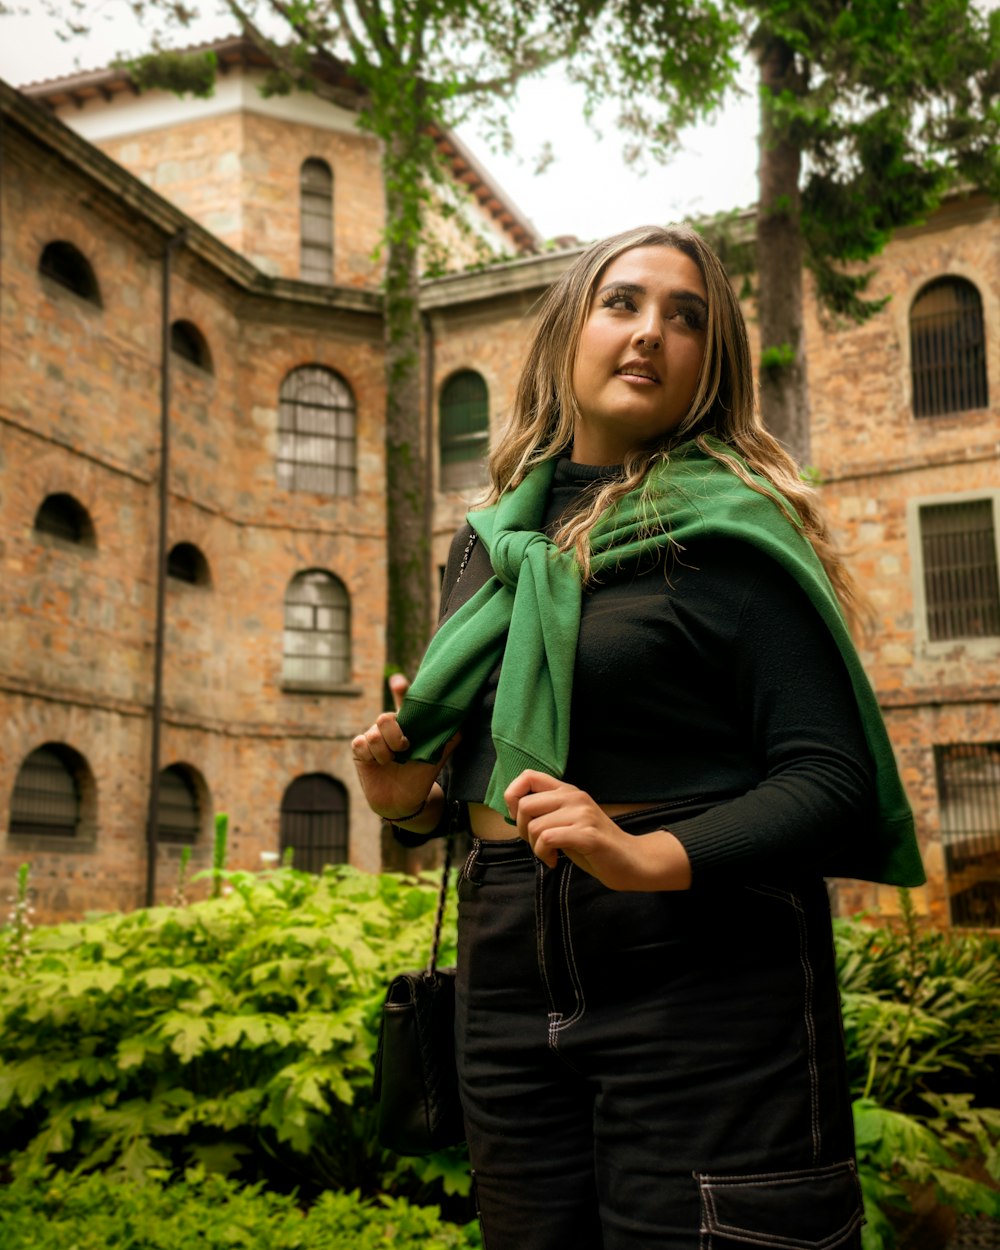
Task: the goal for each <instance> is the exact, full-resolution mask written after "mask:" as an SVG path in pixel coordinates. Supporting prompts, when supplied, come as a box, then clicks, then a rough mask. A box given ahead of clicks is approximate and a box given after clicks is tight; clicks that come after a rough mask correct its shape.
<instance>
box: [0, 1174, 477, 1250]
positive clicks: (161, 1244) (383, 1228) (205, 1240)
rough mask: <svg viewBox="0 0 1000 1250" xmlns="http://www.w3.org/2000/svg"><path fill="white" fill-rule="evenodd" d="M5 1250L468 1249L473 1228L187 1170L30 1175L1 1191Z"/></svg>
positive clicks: (430, 1211) (473, 1243)
mask: <svg viewBox="0 0 1000 1250" xmlns="http://www.w3.org/2000/svg"><path fill="white" fill-rule="evenodd" d="M0 1229H2V1230H3V1247H4V1250H67V1247H72V1250H188V1248H189V1247H197V1248H198V1250H234V1248H238V1250H242V1248H243V1247H247V1246H255V1247H261V1250H389V1248H390V1247H391V1248H392V1250H473V1248H478V1247H480V1245H481V1243H480V1240H479V1233H478V1229H477V1228H476V1227H475V1226H474V1225H468V1226H466V1227H464V1228H461V1227H458V1226H457V1225H454V1224H448V1223H445V1222H444V1221H443V1220H442V1219H441V1215H440V1212H439V1211H438V1210H437V1208H434V1207H418V1206H411V1205H410V1204H409V1203H407V1202H405V1201H404V1200H403V1199H401V1198H384V1199H381V1200H371V1199H368V1200H365V1199H361V1198H359V1197H358V1195H357V1194H345V1193H325V1194H322V1195H321V1196H320V1197H319V1199H318V1200H317V1201H316V1202H315V1203H314V1204H313V1205H312V1206H311V1207H310V1208H309V1210H308V1211H305V1212H303V1211H301V1210H300V1209H299V1208H298V1206H297V1205H296V1201H295V1199H294V1198H293V1197H291V1196H289V1195H286V1194H276V1193H273V1192H270V1191H268V1190H265V1189H262V1188H261V1187H260V1186H239V1185H237V1184H235V1183H234V1182H232V1181H229V1180H226V1179H225V1178H223V1177H221V1176H218V1175H211V1174H208V1175H206V1174H205V1173H204V1172H203V1171H201V1170H193V1171H190V1172H188V1173H187V1175H186V1176H184V1177H183V1178H182V1179H178V1180H175V1181H171V1182H169V1183H167V1182H166V1181H165V1180H162V1179H153V1178H147V1180H146V1181H145V1182H143V1183H141V1184H139V1183H136V1182H134V1181H130V1180H127V1179H124V1178H122V1177H120V1176H117V1177H116V1176H112V1175H108V1174H105V1173H91V1174H90V1175H88V1176H71V1175H69V1174H68V1173H55V1174H54V1175H43V1174H37V1173H36V1174H30V1173H26V1174H25V1175H23V1176H21V1177H19V1178H18V1179H16V1180H15V1181H14V1182H13V1184H11V1185H6V1186H5V1185H0Z"/></svg>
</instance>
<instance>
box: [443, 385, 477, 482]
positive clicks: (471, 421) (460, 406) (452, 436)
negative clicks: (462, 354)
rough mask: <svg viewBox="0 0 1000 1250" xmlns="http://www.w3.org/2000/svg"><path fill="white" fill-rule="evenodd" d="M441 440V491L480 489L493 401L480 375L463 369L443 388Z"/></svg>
mask: <svg viewBox="0 0 1000 1250" xmlns="http://www.w3.org/2000/svg"><path fill="white" fill-rule="evenodd" d="M439 425H440V429H439V440H440V448H441V489H442V490H460V489H461V488H462V487H463V486H477V485H479V483H480V482H482V481H484V479H485V476H486V465H485V457H486V451H487V448H488V447H489V441H490V401H489V393H488V391H487V389H486V383H485V381H484V380H483V379H482V377H480V375H479V374H478V373H475V372H474V371H473V370H471V369H463V370H462V371H461V372H460V373H454V374H452V376H451V377H450V378H449V379H448V381H447V382H445V384H444V386H442V388H441V403H440V423H439Z"/></svg>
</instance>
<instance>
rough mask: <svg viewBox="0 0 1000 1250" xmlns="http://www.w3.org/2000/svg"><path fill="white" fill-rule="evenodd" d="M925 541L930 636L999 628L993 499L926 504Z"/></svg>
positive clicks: (989, 633)
mask: <svg viewBox="0 0 1000 1250" xmlns="http://www.w3.org/2000/svg"><path fill="white" fill-rule="evenodd" d="M920 541H921V545H922V547H923V565H924V596H925V601H926V605H927V636H928V638H929V639H930V640H931V642H939V641H941V640H943V639H947V638H989V637H995V636H996V635H998V634H1000V581H998V577H997V547H996V533H995V528H994V519H993V501H992V500H991V499H974V500H970V501H963V502H961V503H948V504H930V505H926V506H924V507H922V508H921V509H920Z"/></svg>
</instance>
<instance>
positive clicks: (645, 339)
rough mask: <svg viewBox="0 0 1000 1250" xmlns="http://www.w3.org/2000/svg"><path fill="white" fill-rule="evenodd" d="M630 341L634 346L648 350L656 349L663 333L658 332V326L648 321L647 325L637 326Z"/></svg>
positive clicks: (661, 340)
mask: <svg viewBox="0 0 1000 1250" xmlns="http://www.w3.org/2000/svg"><path fill="white" fill-rule="evenodd" d="M632 341H633V342H634V343H635V345H636V347H643V348H645V349H646V351H648V352H653V351H656V349H657V348H658V347H659V346H660V344H661V343H662V342H663V335H662V334H661V333H660V328H659V326H655V325H653V323H652V322H650V323H649V324H647V325H644V326H639V327H638V329H637V330H636V331H635V334H634V335H633V336H632Z"/></svg>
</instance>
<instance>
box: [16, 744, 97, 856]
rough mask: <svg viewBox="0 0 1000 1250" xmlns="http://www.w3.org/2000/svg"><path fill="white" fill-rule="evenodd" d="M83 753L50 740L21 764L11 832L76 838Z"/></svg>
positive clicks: (79, 812) (83, 764) (78, 822)
mask: <svg viewBox="0 0 1000 1250" xmlns="http://www.w3.org/2000/svg"><path fill="white" fill-rule="evenodd" d="M86 768H87V766H86V763H85V762H84V760H83V757H82V756H80V755H78V754H77V753H76V751H74V750H72V749H71V748H70V747H67V746H63V745H62V743H57V742H47V743H46V744H45V745H44V746H41V747H39V748H38V749H37V750H35V751H32V752H31V754H30V755H29V756H28V757H27V759H26V760H25V761H24V763H23V764H22V765H21V768H20V771H19V772H18V774H17V780H16V781H15V782H14V793H13V795H12V796H11V800H10V832H11V833H12V834H30V835H42V836H45V837H57V838H73V837H76V835H77V834H78V833H79V831H80V816H81V802H80V792H81V787H80V782H81V780H82V779H83V775H84V774H85V772H86Z"/></svg>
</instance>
